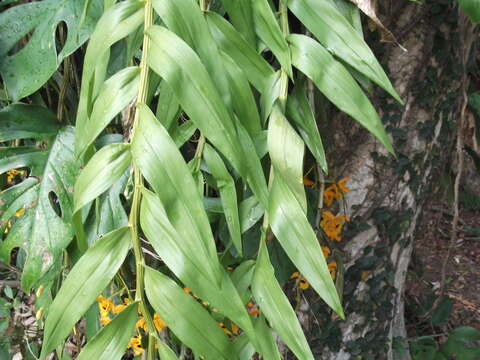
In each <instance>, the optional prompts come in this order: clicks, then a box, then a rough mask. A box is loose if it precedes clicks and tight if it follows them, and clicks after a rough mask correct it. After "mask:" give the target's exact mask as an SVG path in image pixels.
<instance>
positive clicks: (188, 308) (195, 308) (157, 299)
mask: <svg viewBox="0 0 480 360" xmlns="http://www.w3.org/2000/svg"><path fill="white" fill-rule="evenodd" d="M145 292H146V293H147V297H148V300H149V301H150V303H151V304H152V306H153V308H154V309H155V311H156V312H157V313H158V315H159V316H160V317H161V318H162V319H164V320H165V321H166V323H167V325H168V328H169V329H170V330H171V331H172V332H173V333H174V334H175V335H176V336H177V337H178V338H179V339H180V340H181V341H182V342H183V343H184V344H186V345H187V346H188V347H190V348H192V349H193V351H194V352H195V353H197V354H198V355H201V356H203V357H205V359H212V360H218V359H225V360H232V359H236V358H237V356H236V354H234V353H233V352H232V350H233V348H232V345H231V343H230V342H229V340H228V338H227V336H226V335H225V334H224V333H223V331H222V330H221V329H220V327H219V326H218V325H217V324H216V323H215V320H213V318H212V317H211V316H210V314H209V313H208V312H207V310H205V309H204V308H203V307H202V305H200V304H199V303H198V302H197V301H196V300H195V299H194V298H193V297H192V296H190V295H189V294H187V293H185V292H184V291H183V289H182V288H181V287H179V286H178V285H177V284H176V283H175V282H174V281H173V280H171V279H170V278H168V277H167V276H165V275H163V274H162V273H160V272H158V271H155V270H153V269H151V268H148V267H147V268H146V269H145Z"/></svg>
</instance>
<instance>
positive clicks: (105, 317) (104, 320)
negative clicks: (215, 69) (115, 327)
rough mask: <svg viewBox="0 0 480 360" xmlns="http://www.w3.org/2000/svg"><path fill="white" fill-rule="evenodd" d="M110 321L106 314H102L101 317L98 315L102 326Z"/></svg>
mask: <svg viewBox="0 0 480 360" xmlns="http://www.w3.org/2000/svg"><path fill="white" fill-rule="evenodd" d="M110 321H112V319H110V317H109V316H108V315H102V317H100V324H102V326H105V325H107V324H108V323H109V322H110Z"/></svg>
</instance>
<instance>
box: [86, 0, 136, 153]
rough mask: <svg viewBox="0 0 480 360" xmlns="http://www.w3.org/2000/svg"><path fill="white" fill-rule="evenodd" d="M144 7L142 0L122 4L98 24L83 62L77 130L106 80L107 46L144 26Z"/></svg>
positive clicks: (115, 7) (117, 5)
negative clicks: (100, 86)
mask: <svg viewBox="0 0 480 360" xmlns="http://www.w3.org/2000/svg"><path fill="white" fill-rule="evenodd" d="M143 6H144V2H143V1H137V0H127V1H122V2H120V3H118V4H116V5H114V6H112V7H111V8H109V9H108V10H107V11H106V12H105V13H104V14H103V16H102V17H101V18H100V20H99V21H98V24H97V26H96V28H95V31H94V33H93V34H92V37H91V39H90V41H89V43H88V47H87V51H86V53H85V59H84V62H83V74H82V86H81V91H80V100H79V104H78V111H77V128H78V129H81V128H83V127H84V126H85V124H86V123H87V120H88V118H89V116H90V113H91V111H92V105H93V101H94V100H95V97H96V95H97V91H98V87H99V85H101V84H102V83H103V80H104V78H105V74H106V66H107V64H108V57H109V49H110V46H112V45H113V44H114V43H116V42H117V41H119V40H121V39H123V38H124V37H126V36H128V35H129V34H131V33H133V32H134V31H135V30H136V29H137V28H138V27H139V26H140V25H141V24H142V23H143V18H144V10H143ZM112 86H113V84H112ZM110 100H112V99H110ZM77 141H78V140H77ZM77 149H78V148H77Z"/></svg>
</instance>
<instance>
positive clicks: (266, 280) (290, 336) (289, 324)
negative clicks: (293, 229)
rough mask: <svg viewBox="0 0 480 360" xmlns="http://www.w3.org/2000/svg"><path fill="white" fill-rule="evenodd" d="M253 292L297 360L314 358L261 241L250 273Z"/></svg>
mask: <svg viewBox="0 0 480 360" xmlns="http://www.w3.org/2000/svg"><path fill="white" fill-rule="evenodd" d="M252 292H253V296H254V297H255V300H256V302H257V303H258V304H259V305H260V309H261V310H262V312H263V313H264V314H265V316H266V318H267V319H268V321H269V322H270V324H271V325H272V327H273V328H274V329H275V331H276V332H277V333H278V335H279V336H280V338H281V339H282V340H283V341H284V342H285V344H287V346H288V347H289V348H290V350H292V351H293V353H294V354H295V355H296V357H297V358H298V359H300V360H303V359H312V360H313V354H312V352H311V350H310V347H309V346H308V343H307V339H306V338H305V335H304V334H303V331H302V327H301V326H300V323H299V322H298V319H297V316H296V315H295V312H294V311H293V309H292V306H291V305H290V302H289V301H288V298H287V297H286V295H285V293H284V292H283V290H282V288H281V287H280V285H279V284H278V282H277V279H276V278H275V273H274V270H273V267H272V265H271V264H270V260H269V257H268V250H267V247H266V246H265V242H264V241H262V242H261V244H260V252H259V255H258V258H257V263H256V265H255V271H254V273H253V280H252Z"/></svg>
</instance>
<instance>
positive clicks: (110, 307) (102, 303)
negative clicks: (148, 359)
mask: <svg viewBox="0 0 480 360" xmlns="http://www.w3.org/2000/svg"><path fill="white" fill-rule="evenodd" d="M97 302H98V309H99V311H100V323H101V324H102V326H105V325H107V324H108V323H109V322H111V321H112V319H111V318H110V316H109V315H110V313H112V314H118V313H119V312H121V311H122V310H123V309H125V308H126V307H127V306H128V305H129V304H130V300H129V299H128V298H125V299H123V304H118V305H115V303H114V302H113V301H112V300H111V299H109V298H105V297H103V296H99V297H97ZM153 324H154V325H155V328H156V329H157V330H158V331H162V330H163V329H165V328H166V327H167V324H166V323H165V321H164V320H163V319H162V318H161V317H160V316H159V315H158V314H157V313H155V314H154V316H153ZM135 328H137V329H143V331H145V332H146V331H147V330H148V327H147V323H146V321H145V318H144V317H143V316H142V317H140V319H138V320H137V322H136V324H135ZM127 349H132V350H133V352H134V353H135V355H140V354H141V353H142V352H143V351H144V349H143V348H142V337H141V335H140V334H139V333H137V335H136V336H134V337H132V338H131V339H130V342H129V343H128V346H127Z"/></svg>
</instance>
